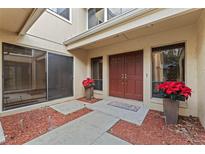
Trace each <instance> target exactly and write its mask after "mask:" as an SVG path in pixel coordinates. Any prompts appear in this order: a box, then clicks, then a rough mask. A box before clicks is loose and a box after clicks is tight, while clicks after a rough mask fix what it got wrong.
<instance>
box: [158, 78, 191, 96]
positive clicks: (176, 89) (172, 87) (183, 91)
mask: <svg viewBox="0 0 205 154" xmlns="http://www.w3.org/2000/svg"><path fill="white" fill-rule="evenodd" d="M157 90H159V91H162V92H163V93H165V94H166V95H168V96H170V95H181V96H184V97H185V99H188V97H189V96H191V92H192V90H191V89H190V88H189V87H187V86H186V85H185V84H184V83H183V82H174V81H169V82H168V81H167V82H164V83H162V84H160V85H158V87H157Z"/></svg>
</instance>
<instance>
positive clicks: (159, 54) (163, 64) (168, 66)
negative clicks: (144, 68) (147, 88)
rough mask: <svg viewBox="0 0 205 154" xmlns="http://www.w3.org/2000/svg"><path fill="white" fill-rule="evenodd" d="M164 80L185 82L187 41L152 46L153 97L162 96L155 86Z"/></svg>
mask: <svg viewBox="0 0 205 154" xmlns="http://www.w3.org/2000/svg"><path fill="white" fill-rule="evenodd" d="M163 81H182V82H185V43H180V44H174V45H169V46H163V47H157V48H152V96H153V97H162V96H161V95H160V94H159V92H158V91H157V90H155V87H156V86H157V85H158V84H160V83H162V82H163Z"/></svg>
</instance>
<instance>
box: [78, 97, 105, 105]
mask: <svg viewBox="0 0 205 154" xmlns="http://www.w3.org/2000/svg"><path fill="white" fill-rule="evenodd" d="M77 100H79V101H83V102H86V103H90V104H94V103H96V102H98V101H100V100H102V99H99V98H92V99H91V100H89V99H87V98H85V97H81V98H78V99H77Z"/></svg>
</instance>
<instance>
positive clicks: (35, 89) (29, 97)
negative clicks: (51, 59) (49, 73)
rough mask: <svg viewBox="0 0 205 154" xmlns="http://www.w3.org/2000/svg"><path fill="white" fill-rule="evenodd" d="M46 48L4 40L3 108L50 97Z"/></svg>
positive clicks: (41, 100) (32, 102)
mask: <svg viewBox="0 0 205 154" xmlns="http://www.w3.org/2000/svg"><path fill="white" fill-rule="evenodd" d="M45 58H46V52H44V51H40V50H35V49H31V48H25V47H20V46H16V45H11V44H6V43H3V109H4V110H7V109H12V108H16V107H20V106H25V105H28V104H34V103H38V102H43V101H46V100H47V94H46V70H45V68H46V67H45V65H46V60H45Z"/></svg>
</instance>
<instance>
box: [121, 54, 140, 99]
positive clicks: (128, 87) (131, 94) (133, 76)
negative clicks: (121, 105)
mask: <svg viewBox="0 0 205 154" xmlns="http://www.w3.org/2000/svg"><path fill="white" fill-rule="evenodd" d="M124 70H125V74H126V79H125V94H124V95H125V98H130V99H137V100H142V99H143V52H142V51H136V52H130V53H127V54H126V55H125V69H124Z"/></svg>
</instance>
